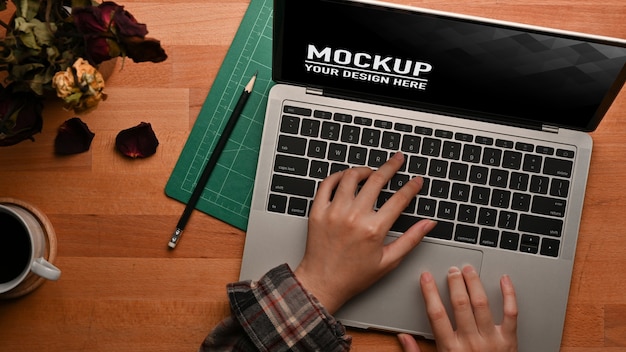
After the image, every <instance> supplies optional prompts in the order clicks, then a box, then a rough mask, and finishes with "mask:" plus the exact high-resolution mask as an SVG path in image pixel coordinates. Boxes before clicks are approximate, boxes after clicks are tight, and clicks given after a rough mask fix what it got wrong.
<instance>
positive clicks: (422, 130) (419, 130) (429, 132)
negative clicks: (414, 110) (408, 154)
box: [414, 126, 433, 136]
mask: <svg viewBox="0 0 626 352" xmlns="http://www.w3.org/2000/svg"><path fill="white" fill-rule="evenodd" d="M414 132H415V133H416V134H421V135H423V136H432V135H433V129H432V128H428V127H420V126H417V127H415V131H414Z"/></svg>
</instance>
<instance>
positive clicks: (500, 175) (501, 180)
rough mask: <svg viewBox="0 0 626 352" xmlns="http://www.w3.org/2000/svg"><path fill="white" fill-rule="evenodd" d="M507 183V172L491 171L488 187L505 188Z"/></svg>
mask: <svg viewBox="0 0 626 352" xmlns="http://www.w3.org/2000/svg"><path fill="white" fill-rule="evenodd" d="M508 183H509V172H508V171H506V170H500V169H493V170H491V175H490V176H489V185H490V186H493V187H500V188H506V185H507V184H508Z"/></svg>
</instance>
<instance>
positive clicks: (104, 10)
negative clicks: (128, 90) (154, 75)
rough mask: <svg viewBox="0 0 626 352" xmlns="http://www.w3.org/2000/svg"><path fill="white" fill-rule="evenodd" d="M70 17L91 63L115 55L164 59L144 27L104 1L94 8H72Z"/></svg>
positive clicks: (121, 10)
mask: <svg viewBox="0 0 626 352" xmlns="http://www.w3.org/2000/svg"><path fill="white" fill-rule="evenodd" d="M72 17H73V18H74V23H75V24H76V26H77V28H78V29H79V30H80V31H81V33H82V34H83V36H84V38H85V45H86V48H87V53H88V57H89V60H91V61H92V62H93V63H95V64H99V63H101V62H103V61H106V60H108V59H110V58H113V57H117V56H128V57H130V58H131V59H132V60H133V61H135V62H145V61H152V62H161V61H164V60H165V59H167V54H166V53H165V50H163V48H162V47H161V43H160V42H159V41H158V40H156V39H151V38H146V34H148V29H147V27H146V25H145V24H142V23H138V22H137V20H136V19H135V17H133V15H132V14H131V13H130V12H128V11H126V10H124V6H120V5H118V4H116V3H114V2H111V1H105V2H103V3H102V4H100V5H99V6H97V7H95V6H86V7H75V8H73V9H72Z"/></svg>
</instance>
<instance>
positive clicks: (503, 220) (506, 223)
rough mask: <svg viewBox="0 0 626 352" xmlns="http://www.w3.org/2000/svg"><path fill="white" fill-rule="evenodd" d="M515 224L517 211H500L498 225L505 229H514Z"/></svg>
mask: <svg viewBox="0 0 626 352" xmlns="http://www.w3.org/2000/svg"><path fill="white" fill-rule="evenodd" d="M516 226H517V213H511V212H508V211H501V212H500V217H499V219H498V227H499V228H501V229H506V230H514V229H515V227H516Z"/></svg>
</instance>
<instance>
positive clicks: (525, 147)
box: [515, 142, 535, 153]
mask: <svg viewBox="0 0 626 352" xmlns="http://www.w3.org/2000/svg"><path fill="white" fill-rule="evenodd" d="M515 150H519V151H520V152H527V153H532V152H534V151H535V146H534V145H533V144H530V143H523V142H517V143H515Z"/></svg>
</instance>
